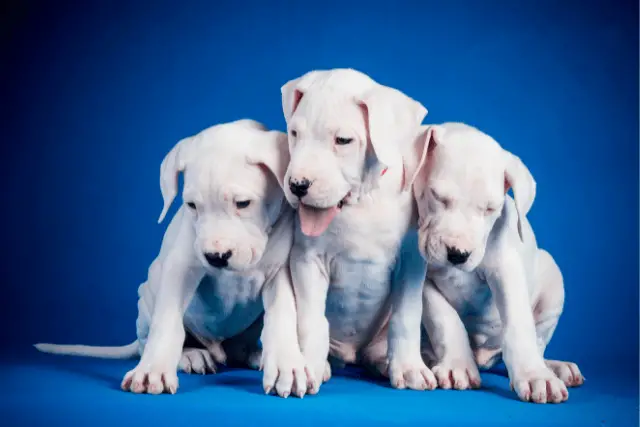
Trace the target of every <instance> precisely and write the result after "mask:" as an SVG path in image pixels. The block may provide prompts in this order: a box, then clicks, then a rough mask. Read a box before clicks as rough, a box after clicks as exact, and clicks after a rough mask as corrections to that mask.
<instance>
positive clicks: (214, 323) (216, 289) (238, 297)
mask: <svg viewBox="0 0 640 427" xmlns="http://www.w3.org/2000/svg"><path fill="white" fill-rule="evenodd" d="M263 281H264V278H261V277H259V276H249V277H246V276H240V277H234V276H231V277H229V276H227V277H225V278H224V280H222V279H221V278H215V277H211V276H208V277H206V278H205V279H203V280H202V282H201V283H200V286H199V287H198V289H197V291H196V293H195V295H194V297H193V299H192V301H191V303H190V305H189V307H188V308H187V311H186V313H185V323H186V324H188V326H189V328H190V329H192V330H193V329H195V330H193V332H194V333H198V334H200V335H202V336H204V337H208V338H211V339H221V338H228V337H230V336H232V335H236V334H237V333H239V332H241V331H243V330H244V329H246V328H247V327H249V326H250V325H251V324H252V323H253V321H254V320H255V319H256V318H257V317H258V316H259V315H260V314H261V313H262V310H263V305H262V298H261V294H260V289H261V288H262V282H263Z"/></svg>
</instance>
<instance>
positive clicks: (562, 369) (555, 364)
mask: <svg viewBox="0 0 640 427" xmlns="http://www.w3.org/2000/svg"><path fill="white" fill-rule="evenodd" d="M545 363H546V365H547V366H548V367H549V369H551V370H552V371H553V373H554V374H556V376H557V377H558V378H560V379H561V380H562V382H564V384H565V385H566V386H567V387H579V386H581V385H582V384H584V377H583V376H582V372H580V368H578V365H576V364H575V363H573V362H564V361H561V360H545Z"/></svg>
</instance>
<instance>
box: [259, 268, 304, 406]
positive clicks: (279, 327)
mask: <svg viewBox="0 0 640 427" xmlns="http://www.w3.org/2000/svg"><path fill="white" fill-rule="evenodd" d="M262 296H263V301H264V307H265V315H264V327H263V329H262V335H261V341H262V347H263V350H262V360H261V366H262V370H263V372H264V373H263V377H262V386H263V387H264V391H265V393H267V394H269V393H270V392H271V391H272V390H275V391H276V393H277V394H278V395H279V396H281V397H285V398H286V397H288V396H289V395H290V394H294V395H295V396H298V397H303V396H304V395H305V393H306V391H307V375H306V373H305V360H304V357H303V356H302V352H301V351H300V347H299V345H298V330H297V326H296V325H297V322H296V303H295V299H294V295H293V286H292V284H291V273H290V271H289V266H288V265H285V266H283V267H282V268H281V270H280V271H279V272H278V274H277V275H276V277H275V278H274V279H273V280H272V281H271V282H269V283H267V284H266V285H265V288H264V289H263V290H262Z"/></svg>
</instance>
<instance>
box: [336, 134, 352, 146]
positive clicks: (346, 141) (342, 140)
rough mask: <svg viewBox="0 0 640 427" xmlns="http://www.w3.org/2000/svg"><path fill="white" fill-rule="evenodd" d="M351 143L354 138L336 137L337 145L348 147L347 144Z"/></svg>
mask: <svg viewBox="0 0 640 427" xmlns="http://www.w3.org/2000/svg"><path fill="white" fill-rule="evenodd" d="M351 141H353V138H342V137H340V136H338V137H336V144H337V145H347V144H350V143H351Z"/></svg>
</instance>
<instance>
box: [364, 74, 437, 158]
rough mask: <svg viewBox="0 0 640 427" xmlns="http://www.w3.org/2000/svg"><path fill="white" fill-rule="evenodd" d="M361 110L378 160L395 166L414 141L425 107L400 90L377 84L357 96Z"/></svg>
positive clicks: (424, 114)
mask: <svg viewBox="0 0 640 427" xmlns="http://www.w3.org/2000/svg"><path fill="white" fill-rule="evenodd" d="M356 102H357V103H358V105H360V107H361V108H362V109H363V111H364V116H365V123H366V126H367V131H368V133H369V139H370V140H371V145H372V146H373V150H374V151H375V153H376V157H377V158H378V161H379V162H380V163H382V164H384V165H385V166H395V165H396V164H398V163H399V161H400V160H401V157H402V154H403V153H405V152H406V150H408V151H412V150H411V149H409V148H408V147H409V145H410V144H411V143H413V142H414V136H415V134H416V130H417V129H418V127H419V126H420V123H422V120H423V119H424V118H425V116H426V115H427V109H426V108H425V107H424V106H423V105H422V104H421V103H419V102H418V101H416V100H414V99H412V98H410V97H408V96H407V95H405V94H404V93H402V92H400V91H399V90H396V89H393V88H390V87H387V86H382V85H378V86H376V87H375V88H373V89H371V90H369V91H368V92H367V93H365V94H364V96H362V97H360V98H358V99H356Z"/></svg>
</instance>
